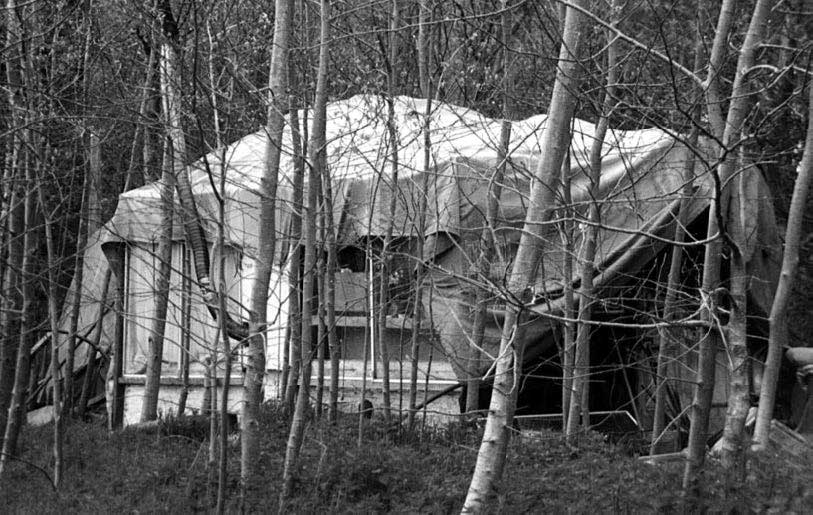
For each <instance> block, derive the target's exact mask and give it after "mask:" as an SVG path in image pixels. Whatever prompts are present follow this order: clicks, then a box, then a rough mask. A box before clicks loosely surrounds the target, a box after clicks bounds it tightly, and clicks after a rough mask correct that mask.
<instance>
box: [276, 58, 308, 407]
mask: <svg viewBox="0 0 813 515" xmlns="http://www.w3.org/2000/svg"><path fill="white" fill-rule="evenodd" d="M291 77H293V74H291ZM291 82H293V80H292V81H291ZM290 106H291V109H290V113H291V114H290V119H291V140H292V141H293V153H294V180H293V186H292V190H293V191H292V199H291V203H292V205H293V206H295V209H294V210H293V213H292V214H291V232H290V241H291V243H290V256H289V259H288V330H287V338H286V342H285V349H284V352H283V359H282V377H281V378H280V383H281V388H280V389H281V391H280V398H282V399H283V400H284V403H283V406H284V408H285V410H286V412H287V413H293V411H294V403H295V402H296V388H297V384H298V383H299V356H300V352H299V344H300V343H301V342H300V340H301V334H302V319H301V316H302V313H301V311H302V310H301V303H300V300H301V299H300V293H301V292H300V288H299V280H300V272H301V268H302V245H301V243H302V242H301V239H302V216H301V215H302V209H301V206H302V198H303V191H302V190H303V184H304V181H305V150H304V148H303V144H302V141H303V140H302V139H301V138H303V135H302V134H300V131H299V125H300V122H299V115H298V114H297V109H298V108H297V106H296V102H294V96H293V95H292V96H291V103H290ZM303 113H304V114H305V116H306V117H305V119H304V120H303V123H302V125H303V127H304V129H305V132H307V126H308V120H307V110H303Z"/></svg>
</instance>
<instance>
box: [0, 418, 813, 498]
mask: <svg viewBox="0 0 813 515" xmlns="http://www.w3.org/2000/svg"><path fill="white" fill-rule="evenodd" d="M263 428H264V430H263V433H262V434H263V437H262V442H261V446H260V456H259V461H260V473H259V477H258V478H257V480H256V481H255V482H254V483H253V484H252V485H250V492H249V499H248V504H247V506H246V508H247V511H250V512H273V511H276V510H277V508H278V506H277V499H278V492H279V486H280V485H279V484H280V476H281V468H282V460H283V456H284V450H285V440H286V437H287V433H288V421H287V420H285V418H284V417H282V416H281V415H280V413H279V412H277V411H276V410H274V409H267V410H266V412H265V414H264V417H263ZM166 433H174V434H166ZM201 434H203V433H202V431H200V430H199V429H196V428H195V427H190V426H188V425H179V424H175V425H171V426H169V427H168V430H167V431H164V434H144V433H142V432H137V431H126V430H125V431H122V432H119V433H116V434H112V435H111V434H108V433H107V431H106V430H105V428H104V427H103V426H102V425H100V424H83V423H78V422H77V423H74V424H72V425H71V427H70V428H69V429H68V434H67V437H66V446H65V462H66V470H65V481H64V484H63V487H62V489H61V491H60V492H59V494H56V493H55V492H53V491H52V489H51V487H50V485H49V483H48V480H47V479H46V477H45V475H44V474H43V472H42V471H40V470H37V469H36V468H35V467H34V466H38V467H41V468H42V469H44V470H49V469H50V459H51V457H50V428H48V427H44V428H38V429H32V430H29V431H27V432H26V435H25V438H24V441H23V453H22V456H21V457H22V458H23V459H24V460H26V461H27V462H29V464H26V463H22V462H15V463H13V465H12V467H11V468H10V469H9V471H8V475H7V476H6V479H5V482H4V484H3V485H1V486H0V511H2V512H27V513H30V512H38V513H39V512H59V513H65V512H83V513H88V512H106V513H109V512H117V511H122V512H135V511H138V512H162V511H171V512H182V513H185V512H193V511H201V510H208V509H210V507H211V504H210V503H212V502H213V495H214V492H215V485H214V482H213V477H212V476H211V475H209V474H208V473H207V468H206V462H207V443H206V442H205V441H203V440H201V438H200V435H201ZM364 436H365V437H364V444H363V446H362V447H361V448H359V447H358V446H357V434H356V418H355V417H347V418H346V419H344V420H343V421H341V423H340V424H339V426H338V427H335V428H328V427H324V426H320V425H315V424H313V425H311V426H310V427H309V429H308V433H307V438H306V440H305V444H304V447H303V459H302V468H301V471H300V476H299V477H300V480H299V482H298V484H297V485H296V496H295V497H294V498H293V499H291V501H290V504H289V505H288V506H286V511H289V512H330V513H337V512H338V513H342V512H344V513H361V512H365V513H368V512H386V511H398V512H423V513H452V512H457V511H459V509H460V506H461V505H462V502H463V498H464V496H465V492H466V488H467V487H468V483H469V480H470V476H471V472H472V469H473V467H474V461H475V458H476V454H477V446H478V443H479V441H478V436H479V435H478V434H476V431H473V430H468V429H466V428H462V427H459V426H451V427H447V428H442V429H432V430H424V431H418V432H415V433H414V434H408V435H407V434H398V433H397V432H392V431H387V430H386V428H384V427H383V426H382V425H380V424H377V423H375V422H374V423H373V424H371V425H370V426H369V427H368V428H367V430H366V434H365V435H364ZM230 457H231V459H230V461H229V464H228V465H229V467H228V468H229V478H230V481H229V494H230V504H229V508H230V510H235V509H236V508H237V505H236V494H237V477H238V474H239V445H236V444H234V445H233V447H231V448H230ZM680 469H681V467H680V466H679V465H678V464H671V465H661V466H658V467H654V466H650V465H646V464H644V463H641V462H639V461H637V460H636V459H635V458H634V457H632V456H629V455H627V454H626V453H624V452H623V451H622V450H620V449H617V448H615V447H613V446H611V445H609V444H606V443H604V442H603V440H602V438H601V436H600V435H586V436H585V437H584V438H583V439H582V441H581V442H580V443H579V446H578V450H574V449H572V448H568V447H567V446H565V445H564V444H563V442H562V440H561V438H559V437H558V435H556V434H553V433H531V434H524V435H522V436H520V437H518V438H515V439H514V442H513V444H512V446H511V448H510V456H509V463H508V466H507V468H506V471H505V478H504V481H503V483H502V485H501V486H500V490H499V492H498V494H497V496H496V497H495V499H494V501H493V502H494V506H493V508H494V511H500V512H505V513H517V512H564V511H572V512H600V513H605V512H649V511H680V504H679V500H680V499H679V486H680V473H681V470H680ZM719 472H720V471H719V469H717V468H716V467H715V466H712V467H711V469H710V470H709V472H708V475H707V477H706V479H705V481H703V484H702V485H703V486H702V491H701V504H702V506H704V507H706V508H710V509H711V510H712V511H730V510H732V509H734V510H737V511H752V510H753V511H764V510H770V509H774V510H777V511H780V512H786V511H796V512H800V513H803V512H808V511H810V509H811V508H813V472H811V470H810V469H809V468H808V469H798V468H792V467H789V466H788V465H787V464H786V463H784V462H783V461H781V460H777V459H775V458H772V457H770V456H768V457H766V458H764V459H761V460H760V461H759V462H758V463H754V464H753V465H752V466H751V472H750V476H751V477H750V478H749V484H748V485H747V486H746V487H745V488H742V489H740V490H739V491H737V492H729V491H727V489H726V488H725V485H724V484H723V483H722V481H720V480H718V479H717V478H718V477H720V478H721V477H722V474H720V473H719ZM215 476H216V475H215Z"/></svg>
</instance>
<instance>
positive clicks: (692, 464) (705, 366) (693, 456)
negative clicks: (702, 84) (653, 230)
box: [683, 0, 771, 493]
mask: <svg viewBox="0 0 813 515" xmlns="http://www.w3.org/2000/svg"><path fill="white" fill-rule="evenodd" d="M724 7H725V6H724ZM770 8H771V2H770V0H758V1H757V3H756V5H755V6H754V11H753V15H752V16H751V22H750V24H749V26H748V32H747V34H746V36H745V41H744V42H743V45H742V48H741V49H740V54H739V58H738V59H737V70H736V72H735V76H734V84H733V86H732V88H731V95H730V98H731V102H730V104H729V107H728V114H727V116H726V121H725V126H724V131H723V137H722V149H721V150H720V164H719V167H718V170H717V176H718V177H717V178H718V179H719V185H725V184H727V183H728V182H729V180H730V178H731V177H732V175H733V173H734V171H735V159H733V158H732V157H731V156H730V153H731V152H732V150H734V146H735V145H738V144H741V142H740V141H739V137H740V135H741V134H742V126H743V122H744V120H745V116H746V114H747V108H748V104H749V95H748V88H747V83H746V80H747V77H746V71H747V70H749V69H750V68H751V67H752V66H753V64H754V60H755V55H756V50H757V48H758V47H759V45H760V42H761V40H762V37H763V34H764V32H765V25H766V23H767V18H768V14H769V13H770ZM723 12H725V11H723ZM722 21H723V20H721V21H720V22H722ZM716 43H717V40H716V38H715V48H712V57H714V55H715V51H717V50H718V48H716V47H717V44H716ZM722 44H725V43H722ZM712 70H713V69H712ZM714 82H715V81H714V80H712V81H711V83H714ZM712 98H714V97H710V99H712ZM714 100H716V98H714ZM711 103H716V102H710V104H711ZM710 121H711V122H712V123H713V124H714V123H718V122H714V120H713V117H711V116H710ZM712 129H713V130H715V128H714V126H712ZM715 132H716V130H715ZM726 211H727V202H726V201H725V197H724V196H723V194H722V191H721V190H720V187H719V186H718V187H717V188H716V191H715V197H714V199H712V202H711V205H710V207H709V223H708V229H707V235H708V236H714V235H715V234H717V233H718V232H721V231H724V230H725V229H724V228H725V213H726ZM722 247H723V237H718V238H714V239H713V240H712V241H711V242H709V243H708V244H707V245H706V249H705V258H704V263H703V281H702V286H701V294H702V295H703V297H704V309H703V316H704V319H705V320H707V321H708V322H709V328H708V331H709V333H708V335H707V336H706V337H705V338H703V339H702V340H701V342H700V345H699V347H700V348H699V356H698V372H697V387H696V389H695V395H694V399H693V401H692V424H691V427H690V430H689V444H688V459H687V461H686V467H685V469H684V473H683V489H684V492H686V493H689V492H690V491H691V490H693V489H694V487H695V486H696V485H697V478H698V473H699V471H700V469H701V468H702V466H703V463H704V461H705V457H706V440H707V436H708V435H707V433H708V424H709V415H710V412H711V401H712V396H713V393H714V358H715V352H716V349H717V346H718V341H719V334H718V333H717V328H716V327H713V326H712V325H713V324H714V323H715V320H717V315H716V314H715V308H714V304H716V299H715V298H714V297H715V294H714V292H715V290H716V288H717V286H718V284H719V281H720V256H721V251H722Z"/></svg>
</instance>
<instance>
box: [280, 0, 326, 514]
mask: <svg viewBox="0 0 813 515" xmlns="http://www.w3.org/2000/svg"><path fill="white" fill-rule="evenodd" d="M320 18H321V24H320V25H321V35H320V41H319V45H320V46H319V70H318V72H317V77H316V96H315V98H314V108H313V113H314V114H313V130H312V134H311V142H310V145H309V150H310V160H311V166H310V168H309V173H308V184H307V186H308V201H307V210H306V211H305V213H306V223H305V234H304V236H305V260H304V276H303V278H302V289H303V290H304V291H303V292H302V377H301V380H300V383H301V384H300V385H299V392H298V393H297V398H296V407H295V409H294V416H293V419H292V420H291V432H290V434H289V435H288V443H287V445H286V448H285V465H284V468H283V471H282V490H281V492H280V502H279V505H280V510H281V511H282V510H283V509H284V507H285V503H286V500H287V499H288V497H290V495H291V493H292V491H293V483H294V479H295V478H296V473H297V467H298V462H299V453H300V451H301V448H302V439H303V437H304V434H305V423H306V419H307V411H308V408H309V404H310V378H311V359H312V357H313V356H312V354H313V332H312V331H311V313H312V311H313V300H314V298H313V287H314V285H315V279H316V250H317V249H316V208H317V205H316V203H317V196H318V195H317V194H318V190H319V182H320V180H321V177H322V176H323V170H324V169H325V167H326V166H327V140H326V134H325V130H326V123H327V72H328V59H329V50H330V49H329V46H328V45H329V38H330V5H329V2H328V0H322V2H321V8H320Z"/></svg>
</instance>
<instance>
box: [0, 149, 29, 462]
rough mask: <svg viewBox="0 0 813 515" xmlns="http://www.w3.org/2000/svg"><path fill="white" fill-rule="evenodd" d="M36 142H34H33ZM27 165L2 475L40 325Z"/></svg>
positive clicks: (12, 450)
mask: <svg viewBox="0 0 813 515" xmlns="http://www.w3.org/2000/svg"><path fill="white" fill-rule="evenodd" d="M29 143H31V144H32V145H33V144H34V143H33V142H30V141H29ZM23 166H24V167H25V195H24V197H23V198H24V215H23V260H22V270H21V272H22V273H21V278H20V279H21V293H22V295H21V297H22V320H21V323H20V332H19V334H18V335H17V337H18V338H19V341H20V343H19V346H18V349H17V362H16V365H15V374H14V386H13V389H12V391H11V403H10V404H9V408H8V420H7V421H6V427H5V437H4V438H3V454H2V457H0V477H2V475H3V472H4V470H5V467H6V466H7V465H8V460H9V459H11V458H12V457H14V456H15V455H16V454H17V440H18V438H19V435H20V429H21V428H22V426H23V424H24V423H25V416H26V409H25V404H26V396H27V395H28V379H29V373H30V371H31V366H30V361H31V360H30V358H31V344H32V343H33V339H34V334H35V333H34V330H35V326H36V320H35V313H34V311H33V309H32V308H33V304H34V281H35V276H34V261H35V255H34V251H35V250H34V249H35V248H36V241H35V240H36V233H35V223H36V199H35V197H34V195H35V191H34V190H35V187H36V185H35V182H34V172H33V169H32V167H33V164H32V163H31V162H30V161H29V160H28V159H26V160H25V162H24V165H23Z"/></svg>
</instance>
